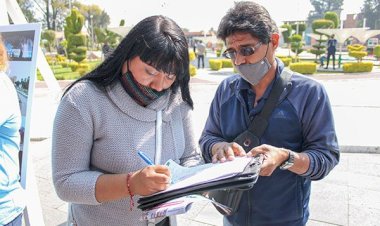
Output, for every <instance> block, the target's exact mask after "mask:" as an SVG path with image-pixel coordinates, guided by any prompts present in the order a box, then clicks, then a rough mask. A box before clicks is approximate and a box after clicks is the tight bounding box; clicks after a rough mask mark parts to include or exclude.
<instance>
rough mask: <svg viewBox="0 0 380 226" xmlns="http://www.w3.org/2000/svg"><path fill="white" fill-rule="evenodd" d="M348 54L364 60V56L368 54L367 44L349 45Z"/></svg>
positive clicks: (359, 60) (360, 60)
mask: <svg viewBox="0 0 380 226" xmlns="http://www.w3.org/2000/svg"><path fill="white" fill-rule="evenodd" d="M347 49H348V55H349V56H351V57H355V58H356V60H357V61H358V63H359V62H362V59H363V57H365V56H367V54H368V53H367V51H365V46H363V45H360V44H354V45H348V46H347Z"/></svg>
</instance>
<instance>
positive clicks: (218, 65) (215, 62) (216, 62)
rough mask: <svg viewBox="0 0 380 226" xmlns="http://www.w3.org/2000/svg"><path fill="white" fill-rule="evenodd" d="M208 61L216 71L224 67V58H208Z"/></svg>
mask: <svg viewBox="0 0 380 226" xmlns="http://www.w3.org/2000/svg"><path fill="white" fill-rule="evenodd" d="M208 63H209V64H210V68H211V70H214V71H219V70H220V69H221V68H222V65H223V63H222V60H217V59H210V60H208Z"/></svg>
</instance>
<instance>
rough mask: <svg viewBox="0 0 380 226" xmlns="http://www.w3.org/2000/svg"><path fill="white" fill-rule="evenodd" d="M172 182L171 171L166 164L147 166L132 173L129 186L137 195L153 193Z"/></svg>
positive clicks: (163, 188)
mask: <svg viewBox="0 0 380 226" xmlns="http://www.w3.org/2000/svg"><path fill="white" fill-rule="evenodd" d="M169 184H170V171H169V168H168V167H167V166H165V165H154V166H147V167H145V168H143V169H141V170H139V171H136V172H135V173H133V174H132V175H131V178H130V181H129V186H130V189H131V192H132V193H133V194H136V195H143V196H145V195H151V194H153V193H156V192H159V191H162V190H165V189H166V188H168V186H169Z"/></svg>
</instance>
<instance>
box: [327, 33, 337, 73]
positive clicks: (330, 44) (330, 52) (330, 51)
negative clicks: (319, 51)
mask: <svg viewBox="0 0 380 226" xmlns="http://www.w3.org/2000/svg"><path fill="white" fill-rule="evenodd" d="M336 45H337V40H336V39H335V35H333V34H332V35H331V36H330V38H329V40H328V41H327V63H326V67H325V69H327V68H328V67H329V62H330V57H331V56H332V60H333V69H334V70H335V52H336Z"/></svg>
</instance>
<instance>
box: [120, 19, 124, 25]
mask: <svg viewBox="0 0 380 226" xmlns="http://www.w3.org/2000/svg"><path fill="white" fill-rule="evenodd" d="M124 25H125V20H124V19H122V20H120V23H119V26H120V27H123V26H124Z"/></svg>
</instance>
